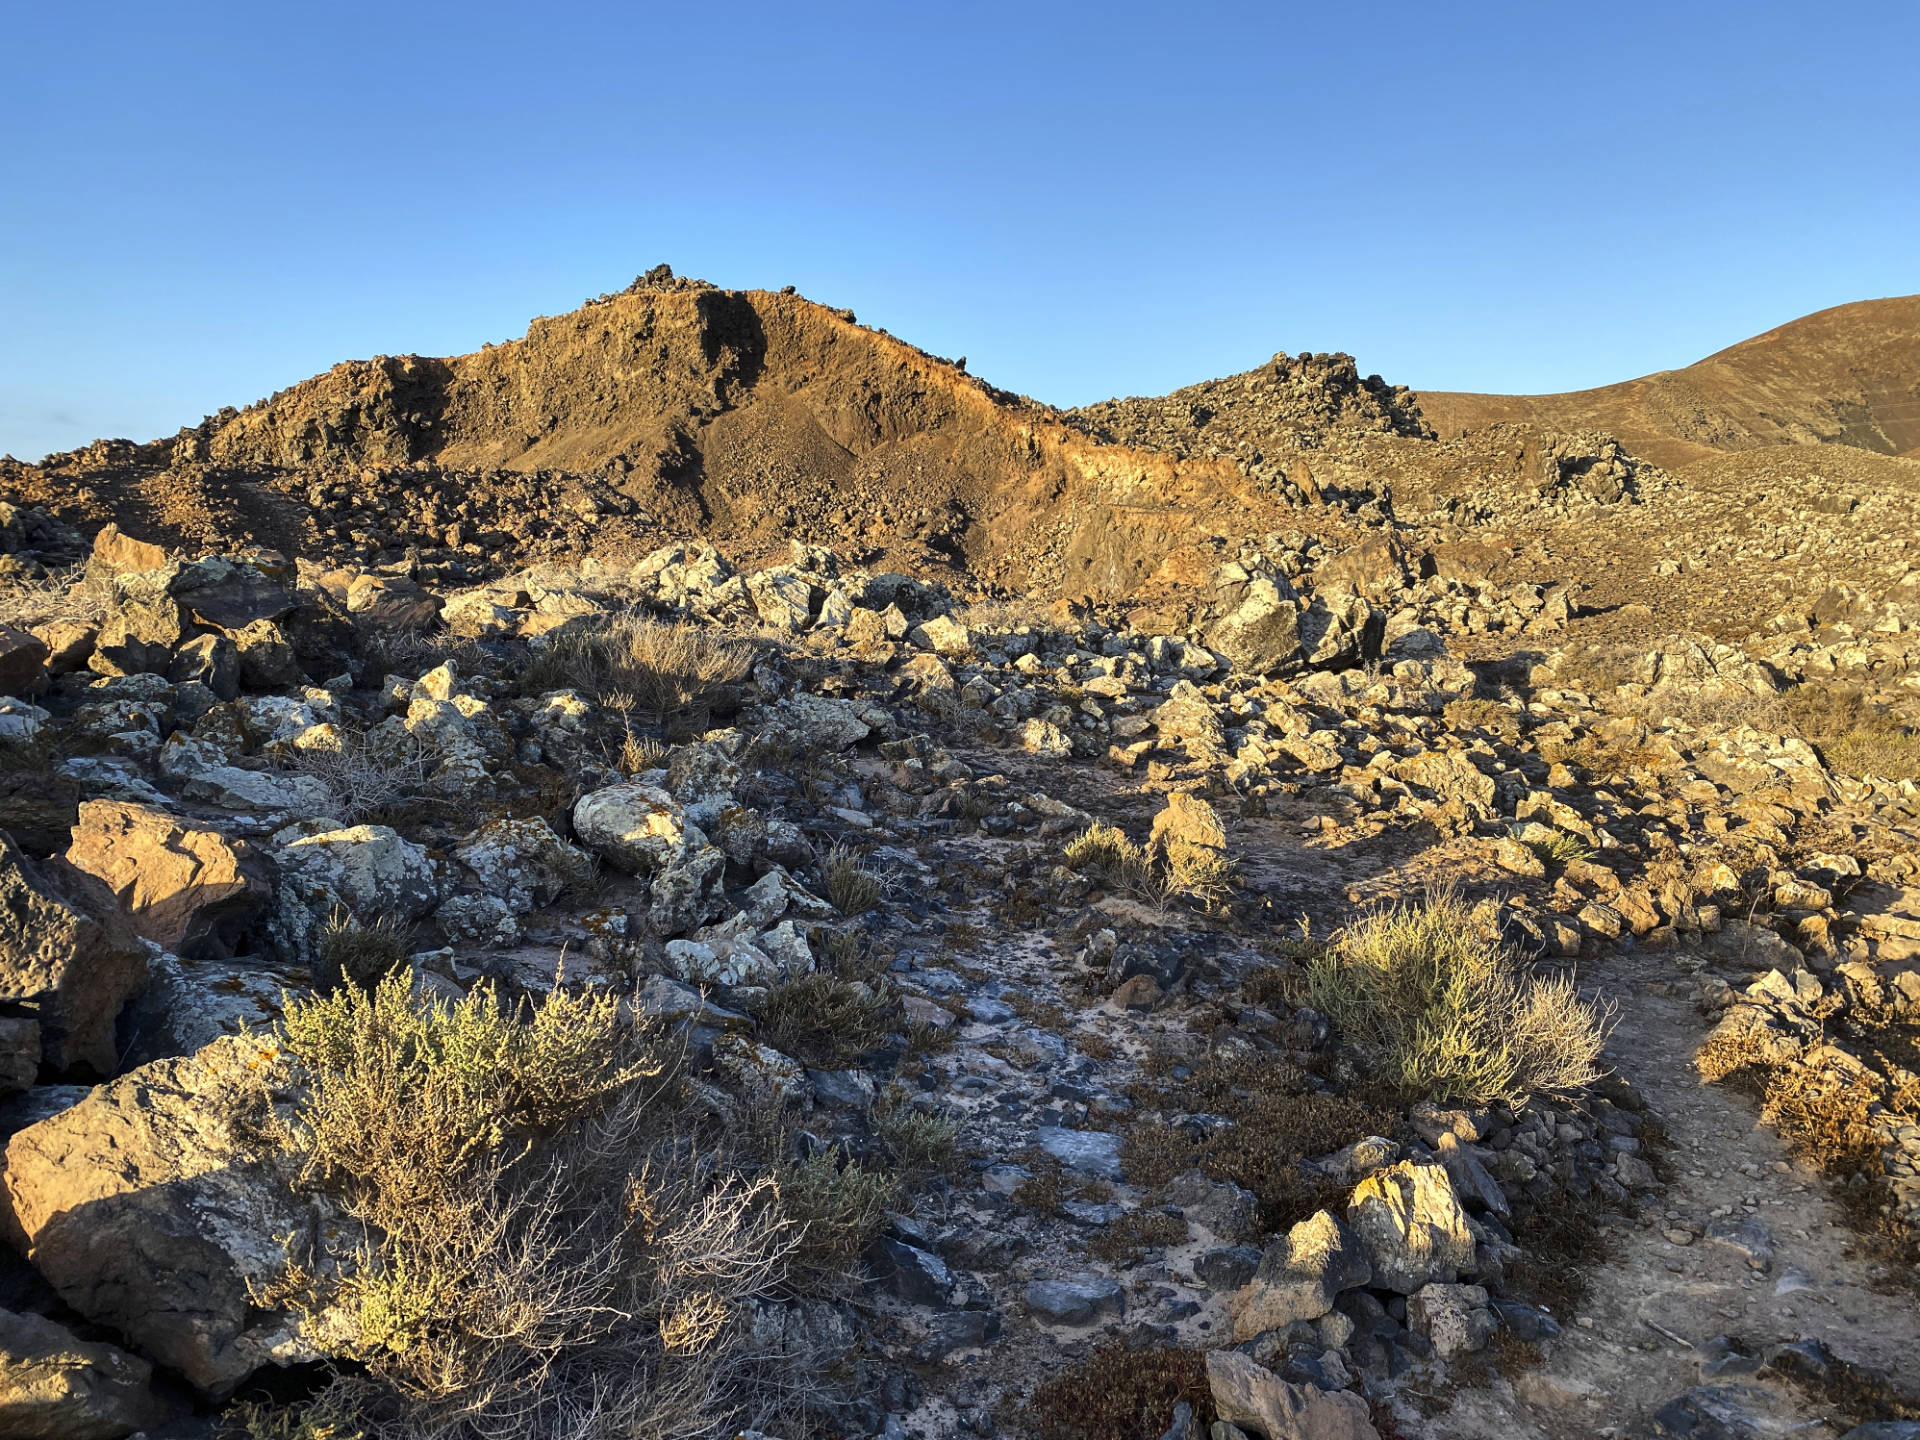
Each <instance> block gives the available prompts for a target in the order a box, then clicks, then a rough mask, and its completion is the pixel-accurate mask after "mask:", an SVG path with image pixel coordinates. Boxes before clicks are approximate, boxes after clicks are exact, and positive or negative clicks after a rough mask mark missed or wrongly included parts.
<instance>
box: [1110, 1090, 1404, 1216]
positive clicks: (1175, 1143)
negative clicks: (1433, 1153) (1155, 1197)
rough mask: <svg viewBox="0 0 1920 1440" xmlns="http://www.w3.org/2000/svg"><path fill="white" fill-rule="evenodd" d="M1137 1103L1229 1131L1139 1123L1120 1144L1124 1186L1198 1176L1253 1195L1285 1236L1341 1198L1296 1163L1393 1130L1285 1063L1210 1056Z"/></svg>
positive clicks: (1382, 1116)
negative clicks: (1194, 1115) (1208, 1120)
mask: <svg viewBox="0 0 1920 1440" xmlns="http://www.w3.org/2000/svg"><path fill="white" fill-rule="evenodd" d="M1135 1098H1136V1099H1137V1100H1138V1102H1139V1103H1140V1105H1141V1107H1142V1108H1143V1109H1147V1108H1151V1109H1174V1110H1181V1111H1198V1112H1204V1113H1206V1114H1209V1115H1218V1116H1220V1117H1221V1118H1223V1119H1225V1120H1227V1121H1228V1122H1229V1123H1228V1124H1227V1125H1225V1126H1223V1127H1209V1128H1206V1129H1188V1128H1186V1127H1184V1126H1180V1125H1172V1124H1167V1123H1165V1122H1162V1121H1141V1122H1136V1123H1135V1124H1133V1125H1132V1126H1130V1127H1128V1129H1127V1132H1126V1133H1125V1134H1124V1135H1123V1136H1122V1137H1121V1140H1120V1160H1121V1164H1122V1165H1123V1166H1124V1167H1125V1170H1126V1174H1127V1178H1128V1179H1129V1180H1131V1181H1132V1182H1133V1183H1134V1184H1136V1185H1143V1186H1147V1187H1149V1188H1153V1187H1158V1186H1162V1185H1166V1184H1167V1183H1168V1182H1170V1181H1171V1180H1172V1179H1173V1178H1174V1177H1175V1176H1176V1175H1180V1174H1182V1173H1184V1172H1185V1171H1188V1170H1194V1169H1198V1170H1199V1171H1201V1173H1203V1174H1204V1175H1206V1176H1207V1177H1208V1178H1209V1179H1211V1180H1218V1181H1224V1182H1226V1183H1228V1184H1233V1185H1239V1186H1242V1187H1243V1188H1245V1189H1247V1190H1250V1191H1252V1192H1253V1194H1254V1197H1255V1198H1256V1199H1257V1200H1258V1201H1259V1202H1260V1219H1261V1224H1262V1225H1263V1226H1265V1227H1266V1228H1267V1229H1269V1230H1284V1229H1286V1228H1287V1227H1288V1226H1290V1225H1292V1224H1294V1223H1295V1222H1296V1221H1300V1220H1304V1219H1306V1218H1307V1217H1308V1216H1309V1215H1311V1214H1313V1212H1314V1211H1316V1210H1318V1209H1321V1208H1322V1207H1323V1206H1326V1205H1329V1204H1333V1203H1335V1202H1336V1201H1338V1199H1339V1198H1340V1195H1341V1194H1342V1193H1343V1191H1342V1187H1341V1186H1339V1185H1338V1184H1337V1183H1335V1182H1332V1181H1329V1180H1327V1179H1325V1177H1322V1176H1319V1175H1317V1174H1316V1173H1312V1172H1308V1171H1306V1170H1303V1169H1302V1168H1301V1166H1300V1162H1301V1161H1302V1160H1307V1159H1312V1158H1313V1157H1315V1156H1319V1155H1327V1154H1331V1153H1332V1152H1333V1151H1335V1150H1339V1149H1342V1148H1344V1147H1345V1146H1348V1145H1351V1144H1352V1143H1353V1142H1354V1141H1356V1140H1359V1139H1362V1138H1363V1137H1365V1136H1368V1135H1379V1134H1384V1133H1388V1127H1389V1126H1391V1125H1392V1123H1393V1121H1392V1117H1391V1116H1389V1115H1388V1114H1386V1113H1385V1112H1384V1111H1382V1110H1380V1109H1377V1108H1375V1107H1374V1106H1372V1105H1369V1104H1367V1103H1365V1102H1364V1101H1361V1100H1358V1099H1352V1098H1349V1097H1347V1096H1341V1095H1327V1094H1322V1093H1320V1092H1318V1091H1316V1090H1314V1089H1313V1088H1312V1087H1311V1086H1310V1085H1309V1084H1308V1083H1307V1079H1306V1077H1305V1076H1304V1075H1303V1074H1302V1073H1301V1072H1300V1071H1299V1070H1297V1069H1295V1068H1294V1067H1293V1066H1291V1065H1286V1064H1275V1063H1273V1062H1271V1061H1268V1060H1266V1059H1262V1058H1254V1057H1245V1058H1228V1057H1223V1056H1214V1057H1212V1058H1209V1059H1208V1060H1207V1061H1206V1063H1204V1064H1203V1065H1201V1066H1200V1067H1198V1068H1197V1069H1196V1070H1195V1071H1194V1072H1193V1073H1192V1074H1191V1075H1189V1076H1187V1078H1185V1079H1183V1080H1176V1079H1174V1078H1173V1077H1172V1076H1171V1075H1170V1074H1169V1075H1167V1076H1166V1077H1165V1078H1164V1079H1162V1080H1160V1081H1157V1082H1153V1083H1151V1084H1145V1085H1142V1086H1140V1087H1138V1089H1137V1093H1136V1095H1135Z"/></svg>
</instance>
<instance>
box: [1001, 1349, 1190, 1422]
mask: <svg viewBox="0 0 1920 1440" xmlns="http://www.w3.org/2000/svg"><path fill="white" fill-rule="evenodd" d="M1182 1400H1184V1401H1186V1402H1187V1404H1189V1405H1191V1406H1192V1407H1193V1418H1194V1422H1195V1425H1196V1426H1197V1428H1198V1429H1199V1430H1200V1431H1201V1432H1202V1433H1204V1432H1205V1430H1206V1429H1207V1427H1208V1426H1210V1425H1211V1424H1212V1423H1213V1421H1214V1420H1215V1418H1216V1417H1217V1412H1216V1411H1215V1410H1214V1408H1213V1389H1212V1387H1211V1386H1210V1385H1209V1384H1208V1383H1207V1357H1206V1356H1205V1355H1204V1354H1203V1353H1201V1352H1200V1351H1198V1350H1185V1349H1173V1348H1165V1349H1153V1350H1131V1349H1128V1348H1127V1347H1126V1346H1125V1345H1107V1346H1103V1347H1102V1348H1101V1349H1099V1350H1096V1351H1095V1352H1094V1353H1093V1354H1092V1355H1091V1356H1089V1357H1088V1358H1087V1359H1086V1360H1083V1361H1082V1362H1080V1364H1078V1365H1076V1366H1075V1367H1074V1368H1073V1369H1071V1370H1068V1371H1066V1372H1065V1373H1064V1374H1060V1375H1056V1376H1054V1377H1053V1378H1052V1379H1050V1380H1047V1381H1045V1382H1043V1383H1042V1384H1041V1385H1040V1387H1039V1388H1038V1389H1036V1390H1035V1391H1034V1392H1033V1395H1032V1397H1031V1398H1030V1399H1029V1400H1028V1401H1027V1404H1026V1413H1025V1417H1024V1418H1025V1419H1026V1421H1027V1423H1028V1424H1030V1425H1031V1426H1032V1427H1033V1431H1034V1434H1035V1435H1036V1436H1037V1437H1038V1440H1143V1437H1146V1440H1150V1437H1153V1436H1156V1435H1160V1434H1162V1433H1164V1432H1165V1431H1166V1430H1167V1428H1168V1427H1169V1426H1171V1425H1172V1424H1173V1410H1174V1407H1175V1406H1176V1405H1178V1404H1179V1403H1180V1402H1181V1401H1182Z"/></svg>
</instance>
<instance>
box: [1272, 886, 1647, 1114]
mask: <svg viewBox="0 0 1920 1440" xmlns="http://www.w3.org/2000/svg"><path fill="white" fill-rule="evenodd" d="M1307 985H1308V993H1309V995H1310V996H1311V997H1312V1000H1313V1003H1314V1005H1315V1007H1316V1008H1318V1009H1319V1010H1320V1011H1321V1012H1322V1013H1324V1014H1325V1015H1326V1016H1327V1017H1328V1018H1329V1019H1330V1020H1332V1021H1333V1023H1334V1024H1335V1025H1336V1026H1338V1027H1339V1029H1340V1031H1341V1033H1342V1034H1343V1035H1344V1036H1345V1037H1346V1038H1347V1039H1348V1040H1349V1041H1352V1042H1354V1043H1356V1044H1358V1045H1361V1046H1363V1047H1364V1048H1366V1049H1367V1050H1368V1051H1369V1052H1370V1053H1371V1054H1372V1055H1373V1057H1374V1058H1375V1060H1376V1063H1377V1064H1378V1066H1379V1073H1381V1074H1382V1075H1383V1076H1385V1077H1386V1078H1388V1079H1389V1080H1391V1081H1392V1083H1394V1084H1395V1085H1396V1086H1398V1087H1399V1088H1400V1089H1401V1090H1403V1091H1405V1092H1407V1093H1408V1094H1415V1095H1420V1096H1424V1097H1427V1098H1431V1099H1435V1100H1463V1101H1471V1102H1475V1103H1481V1102H1488V1101H1494V1100H1506V1101H1517V1100H1520V1099H1523V1098H1525V1097H1526V1096H1528V1095H1531V1094H1536V1093H1548V1094H1553V1093H1561V1092H1565V1091H1570V1090H1576V1089H1578V1088H1580V1087H1581V1086H1584V1085H1587V1084H1590V1083H1591V1082H1592V1081H1594V1080H1596V1079H1598V1078H1599V1076H1600V1074H1601V1071H1600V1065H1599V1058H1600V1049H1601V1046H1602V1044H1603V1043H1604V1041H1605V1039H1606V1033H1607V1028H1608V1025H1609V1022H1610V1016H1609V1014H1608V1013H1607V1012H1606V1011H1604V1010H1603V1009H1601V1008H1600V1007H1598V1006H1595V1005H1593V1004H1591V1003H1589V1002H1587V1001H1585V1000H1582V999H1581V998H1580V996H1579V993H1578V992H1577V991H1576V989H1575V988H1574V985H1573V983H1572V981H1571V980H1567V979H1562V978H1546V977H1538V976H1534V975H1531V974H1527V973H1524V972H1523V971H1522V970H1521V968H1520V966H1519V964H1518V962H1517V961H1516V960H1515V958H1514V956H1513V955H1512V953H1511V952H1510V951H1509V950H1508V949H1507V948H1506V947H1505V946H1504V945H1503V944H1502V943H1501V942H1500V941H1499V939H1498V938H1497V937H1496V936H1494V935H1493V934H1491V933H1490V931H1489V929H1488V927H1487V925H1486V924H1485V923H1483V921H1482V919H1481V918H1480V917H1479V916H1478V915H1477V914H1476V913H1475V912H1474V911H1473V910H1472V909H1471V908H1470V907H1469V906H1468V905H1466V904H1465V902H1464V901H1462V900H1461V899H1460V897H1459V896H1458V895H1457V894H1454V893H1452V892H1441V893H1439V894H1435V895H1431V896H1428V897H1427V898H1426V899H1425V900H1422V901H1418V902H1414V903H1409V904H1402V905H1394V906H1390V907H1387V908H1384V909H1379V910H1375V911H1373V912H1372V913H1370V914H1368V915H1366V916H1364V917H1363V918H1362V919H1360V920H1358V921H1356V922H1355V923H1354V924H1352V925H1350V926H1348V927H1347V929H1345V930H1344V931H1342V932H1341V933H1340V934H1339V936H1337V937H1336V939H1335V940H1334V942H1333V944H1332V945H1331V946H1329V947H1328V949H1327V950H1326V951H1325V952H1324V953H1323V954H1321V955H1319V956H1318V957H1316V958H1315V959H1314V960H1313V961H1312V963H1311V964H1309V966H1308V967H1307Z"/></svg>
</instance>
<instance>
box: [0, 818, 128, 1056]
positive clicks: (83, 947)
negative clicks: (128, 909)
mask: <svg viewBox="0 0 1920 1440" xmlns="http://www.w3.org/2000/svg"><path fill="white" fill-rule="evenodd" d="M146 983H147V951H146V947H145V946H143V945H142V944H141V943H140V937H139V936H138V935H136V934H135V933H134V930H133V927H132V926H131V925H130V924H128V922H127V918H126V917H125V916H124V915H122V914H121V913H120V909H119V907H118V906H117V905H115V903H114V899H113V894H112V892H111V891H109V890H108V889H107V887H106V886H105V885H104V884H102V883H101V882H100V881H99V880H97V879H95V878H94V877H93V876H91V875H89V874H87V873H85V872H84V871H81V870H76V869H75V868H74V867H73V866H71V865H68V864H67V863H66V862H65V861H61V860H47V861H38V862H36V861H33V860H30V859H28V858H27V857H26V856H25V855H24V854H22V853H21V851H20V849H19V847H18V846H16V845H15V844H14V843H13V841H12V840H11V839H10V838H9V837H7V836H6V835H4V834H0V1004H4V1005H6V1006H9V1007H12V1008H14V1009H16V1010H18V1011H20V1012H23V1013H24V1014H25V1015H26V1016H27V1017H28V1018H30V1019H32V1020H33V1021H35V1022H36V1024H37V1026H38V1029H39V1036H40V1058H41V1060H42V1061H43V1062H44V1063H45V1064H47V1065H50V1066H52V1067H53V1068H54V1069H56V1070H66V1069H69V1068H71V1067H73V1066H75V1065H86V1066H89V1067H91V1068H92V1069H93V1070H94V1071H95V1072H96V1073H98V1074H101V1075H111V1074H112V1073H113V1070H114V1062H115V1058H116V1056H117V1054H118V1052H117V1050H116V1048H115V1045H114V1034H113V1027H114V1020H115V1019H116V1017H118V1015H119V1014H120V1007H121V1006H123V1005H124V1004H126V1002H127V1001H128V1000H130V999H132V998H133V997H134V996H135V995H137V994H139V993H140V990H141V989H142V987H144V986H145V985H146Z"/></svg>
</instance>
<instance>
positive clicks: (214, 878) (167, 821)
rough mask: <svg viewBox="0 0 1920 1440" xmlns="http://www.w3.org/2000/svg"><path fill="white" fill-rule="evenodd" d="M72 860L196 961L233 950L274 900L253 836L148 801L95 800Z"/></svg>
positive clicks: (164, 941)
mask: <svg viewBox="0 0 1920 1440" xmlns="http://www.w3.org/2000/svg"><path fill="white" fill-rule="evenodd" d="M67 861H68V863H69V864H71V865H73V866H75V867H76V868H78V869H80V870H84V871H86V872H87V873H88V874H89V875H93V876H96V877H98V878H99V879H100V880H101V881H103V882H104V883H105V884H106V886H107V888H108V889H110V890H111V891H112V892H113V894H114V897H115V899H117V900H118V901H119V902H120V904H121V906H122V907H123V908H124V909H125V910H126V911H127V914H128V915H129V916H130V917H131V919H132V921H133V925H134V928H135V929H136V930H138V931H139V932H140V934H142V935H144V936H146V937H147V939H149V940H151V941H153V942H154V943H155V944H157V945H160V946H161V947H163V948H165V949H167V950H171V951H172V952H173V953H174V954H176V955H180V956H182V957H184V958H186V959H190V960H204V959H224V958H225V957H227V956H229V955H232V954H233V953H234V952H235V951H236V950H237V949H238V948H239V947H240V945H241V942H242V941H243V940H244V939H245V937H246V934H247V931H248V929H249V928H250V927H251V926H252V924H253V923H254V921H255V920H256V919H257V918H258V917H259V916H260V915H261V913H262V912H263V911H264V910H265V909H266V907H267V905H268V903H269V902H270V901H271V900H272V899H273V885H272V882H271V880H270V879H269V878H268V871H267V868H266V865H265V864H264V862H263V861H262V860H261V859H260V858H259V857H258V856H257V855H256V854H255V853H254V850H253V847H252V846H250V845H248V844H247V842H246V841H244V840H232V839H229V838H228V837H227V836H225V835H222V834H220V833H219V832H218V831H217V830H195V829H190V828H187V827H185V826H183V825H181V824H179V823H178V822H177V821H175V820H174V819H173V818H172V817H171V816H169V815H167V814H166V813H165V812H164V811H160V810H155V809H153V808H152V807H150V806H146V805H133V804H128V803H125V802H123V801H118V800H89V801H88V802H87V803H86V804H84V805H82V806H81V807H80V822H79V824H77V825H76V826H74V829H73V844H72V845H71V846H70V847H69V848H68V850H67Z"/></svg>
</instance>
